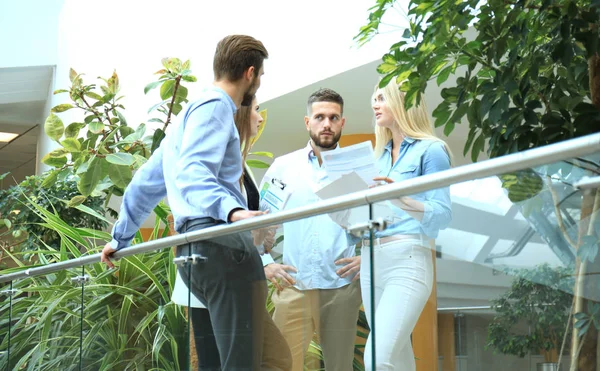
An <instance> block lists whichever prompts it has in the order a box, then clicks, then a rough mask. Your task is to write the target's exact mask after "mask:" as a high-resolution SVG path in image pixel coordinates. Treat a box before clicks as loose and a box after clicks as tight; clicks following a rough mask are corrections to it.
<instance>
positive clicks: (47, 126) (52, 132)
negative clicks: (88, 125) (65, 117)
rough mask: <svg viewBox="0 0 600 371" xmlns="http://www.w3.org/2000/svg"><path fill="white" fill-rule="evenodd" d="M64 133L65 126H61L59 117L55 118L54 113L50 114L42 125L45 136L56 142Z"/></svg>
mask: <svg viewBox="0 0 600 371" xmlns="http://www.w3.org/2000/svg"><path fill="white" fill-rule="evenodd" d="M64 131H65V125H64V124H63V122H62V120H61V119H60V117H58V116H56V115H55V114H54V113H51V114H50V116H48V118H47V119H46V122H45V123H44V132H45V133H46V135H47V136H48V137H49V138H50V139H52V140H54V141H58V140H59V139H60V137H62V135H63V133H64Z"/></svg>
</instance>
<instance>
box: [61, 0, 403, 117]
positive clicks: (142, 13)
mask: <svg viewBox="0 0 600 371" xmlns="http://www.w3.org/2000/svg"><path fill="white" fill-rule="evenodd" d="M374 3H375V1H374V0H356V1H351V2H350V1H345V0H329V1H323V0H306V1H296V2H288V1H276V0H262V1H253V2H248V1H241V0H233V1H229V2H227V4H226V5H225V3H223V2H205V1H193V0H176V1H171V2H169V3H168V5H167V3H165V2H164V1H145V2H144V6H140V5H139V4H140V3H138V2H133V1H129V2H123V1H119V0H107V1H104V2H103V3H102V6H98V3H97V2H91V1H81V0H66V1H65V6H64V9H63V12H62V14H61V17H60V32H59V42H58V43H59V48H60V49H62V50H60V52H59V59H58V64H57V81H56V85H55V87H56V88H59V87H65V86H68V84H69V81H68V69H69V67H73V68H74V69H75V70H76V71H77V72H84V73H86V75H87V76H88V77H90V78H95V77H96V76H109V75H110V74H111V73H112V72H113V70H114V69H116V71H117V73H118V74H119V76H120V80H121V83H122V91H121V92H122V94H124V95H125V96H126V99H125V101H124V104H125V106H126V108H127V110H126V113H127V118H128V121H130V122H131V123H132V124H134V125H137V124H138V123H139V122H142V121H144V120H145V119H146V118H147V115H146V111H147V109H148V107H150V106H151V105H152V104H154V103H155V102H157V101H159V99H158V93H157V92H156V91H153V93H152V94H151V95H150V96H144V94H143V88H144V86H145V85H146V84H147V83H148V82H150V81H152V80H153V79H154V76H153V75H152V73H153V72H154V71H156V70H158V69H160V68H161V65H160V59H161V58H163V57H167V56H170V57H179V58H181V59H188V58H189V59H191V61H192V70H193V71H194V73H195V74H196V76H197V77H198V80H199V83H196V84H193V85H192V86H191V88H190V97H192V98H193V96H194V93H195V92H197V91H198V90H199V89H200V88H201V87H202V86H205V85H206V84H209V83H210V82H211V81H212V58H213V54H214V49H215V46H216V43H217V42H218V40H220V39H221V38H223V37H224V36H226V35H228V34H233V33H244V34H249V35H252V36H254V37H256V38H257V39H259V40H261V41H262V42H263V43H264V44H265V46H266V47H267V49H268V50H269V53H270V58H269V60H268V61H267V62H266V64H265V71H266V74H265V76H264V77H263V80H262V87H261V90H260V91H259V99H260V100H261V101H265V100H269V99H271V98H274V97H277V96H280V95H282V94H284V93H287V92H290V91H293V90H296V89H297V88H299V87H302V86H305V85H308V84H310V83H311V82H314V81H318V80H321V79H323V78H326V77H328V76H331V75H334V74H337V73H340V72H343V71H345V70H348V69H350V68H353V67H356V66H359V65H362V64H364V63H367V62H370V61H372V60H374V59H378V58H381V56H382V54H383V53H384V52H385V51H386V50H388V48H389V45H390V44H391V43H392V42H393V41H395V40H397V39H398V38H399V37H400V35H401V34H402V29H401V28H398V29H397V30H396V32H393V33H389V34H386V35H384V36H382V37H378V38H377V39H375V41H374V42H373V43H370V44H368V45H367V46H365V47H363V48H360V49H359V48H356V46H355V44H354V42H353V40H352V38H353V37H354V36H355V35H356V34H357V33H358V30H359V28H360V26H362V25H363V24H365V23H366V19H367V15H368V12H367V9H368V8H369V7H371V6H372V5H373V4H374ZM390 16H391V17H393V16H395V17H396V18H398V19H396V21H395V22H397V23H403V22H404V21H403V20H402V19H401V17H400V16H399V15H398V13H394V12H392V13H391V15H390ZM102 23H104V26H101V27H98V28H97V31H94V30H96V28H94V27H96V26H91V24H98V25H100V24H102ZM74 30H86V31H82V32H74Z"/></svg>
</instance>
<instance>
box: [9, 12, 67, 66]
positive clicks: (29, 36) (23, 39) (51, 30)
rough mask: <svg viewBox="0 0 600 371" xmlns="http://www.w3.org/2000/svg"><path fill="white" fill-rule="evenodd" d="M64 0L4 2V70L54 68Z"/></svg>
mask: <svg viewBox="0 0 600 371" xmlns="http://www.w3.org/2000/svg"><path fill="white" fill-rule="evenodd" d="M63 1H64V0H0V35H2V37H0V51H1V52H0V68H7V67H24V66H42V65H53V64H55V63H56V60H57V56H58V53H57V48H56V45H57V39H58V31H57V30H58V14H59V12H60V9H61V7H62V4H63Z"/></svg>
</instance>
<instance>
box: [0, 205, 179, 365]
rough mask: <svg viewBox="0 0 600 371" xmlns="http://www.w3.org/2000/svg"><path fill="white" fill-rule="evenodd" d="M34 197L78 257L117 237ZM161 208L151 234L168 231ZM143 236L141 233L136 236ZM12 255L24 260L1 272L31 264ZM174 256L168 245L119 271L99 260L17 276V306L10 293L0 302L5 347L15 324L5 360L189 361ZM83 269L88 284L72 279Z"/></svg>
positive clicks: (1, 346) (50, 256) (52, 254)
mask: <svg viewBox="0 0 600 371" xmlns="http://www.w3.org/2000/svg"><path fill="white" fill-rule="evenodd" d="M28 202H29V206H30V207H32V208H34V209H35V210H36V211H37V212H39V213H40V216H41V218H42V220H43V223H44V224H46V226H47V227H48V228H51V229H52V230H54V231H55V232H56V233H57V234H58V235H59V236H60V240H61V249H62V247H64V248H65V249H67V250H68V251H69V252H70V253H71V254H72V255H73V256H74V257H80V256H83V255H84V254H82V253H81V252H80V251H87V252H89V253H90V254H91V253H96V252H98V251H99V249H100V248H97V247H95V245H94V242H95V241H97V240H100V241H106V240H108V239H109V238H110V236H109V235H108V234H107V233H105V232H101V231H95V230H91V229H81V228H76V227H73V226H71V225H69V224H67V223H66V222H65V221H63V220H62V219H61V218H60V217H59V216H58V214H57V213H56V212H52V211H49V210H46V209H45V208H43V207H42V206H41V205H39V204H37V203H36V202H35V201H33V200H32V199H29V200H28ZM161 210H163V213H162V214H160V215H159V217H157V219H156V223H155V227H154V230H153V233H152V236H151V237H150V238H151V239H155V238H158V237H160V236H163V235H166V234H168V228H167V229H165V230H164V231H163V232H162V234H161V233H159V229H160V226H161V223H160V221H161V220H162V219H163V218H164V217H166V215H167V212H166V209H165V208H164V207H161ZM141 241H142V239H141V235H140V234H139V233H138V235H137V236H136V239H135V240H134V243H139V242H141ZM9 254H10V253H9ZM38 255H39V262H40V265H45V264H49V263H53V262H60V261H66V260H68V259H70V258H71V257H70V256H66V255H65V254H63V253H62V252H61V250H59V249H53V248H52V247H48V251H43V252H38ZM11 256H12V257H13V259H14V260H15V262H17V263H18V264H19V265H20V267H19V268H12V269H8V270H4V271H2V272H0V273H2V274H6V273H10V272H14V271H17V270H22V269H25V268H29V267H30V266H27V265H26V264H25V262H22V261H21V260H20V259H19V258H18V257H17V256H14V255H12V254H11ZM172 258H173V256H172V250H171V249H164V250H161V251H159V252H152V253H147V254H141V255H136V256H132V257H129V258H126V259H123V260H122V261H121V262H120V263H119V269H118V272H117V271H113V270H108V271H107V270H106V268H105V266H104V264H101V263H96V264H91V265H88V266H85V267H83V268H78V269H70V270H63V271H59V272H56V273H53V274H49V275H45V276H39V277H34V278H30V279H24V280H20V281H16V282H13V283H12V285H11V287H12V288H13V289H16V290H17V295H16V296H14V297H13V300H12V306H10V305H9V304H10V300H9V298H7V297H6V296H3V297H2V298H1V299H2V301H1V302H0V312H2V313H3V316H2V317H1V318H0V339H1V341H0V350H1V351H3V352H7V350H8V349H7V347H8V331H9V329H10V333H11V336H10V344H11V349H10V354H11V357H10V365H9V364H8V362H9V360H8V359H7V357H3V358H2V359H0V367H1V368H3V369H9V366H10V367H11V368H10V369H15V370H17V369H29V370H69V369H80V368H79V366H80V362H81V365H82V368H81V369H82V370H125V369H136V370H158V369H160V370H180V369H187V366H186V364H185V362H186V360H187V352H188V346H187V342H188V337H187V335H186V331H187V321H186V319H185V315H184V312H183V309H182V307H180V306H177V305H175V304H173V303H171V302H170V292H171V290H172V288H173V285H174V282H175V272H176V271H175V270H176V267H175V265H173V264H172V263H171V261H172ZM83 275H87V276H89V281H88V282H87V283H86V284H85V285H84V286H83V287H82V286H81V285H80V284H78V283H75V284H74V283H73V282H72V281H71V280H72V278H75V277H77V276H83ZM9 311H10V312H11V316H12V322H9V320H8V318H9V317H8V315H7V314H8V313H9ZM5 354H6V353H5Z"/></svg>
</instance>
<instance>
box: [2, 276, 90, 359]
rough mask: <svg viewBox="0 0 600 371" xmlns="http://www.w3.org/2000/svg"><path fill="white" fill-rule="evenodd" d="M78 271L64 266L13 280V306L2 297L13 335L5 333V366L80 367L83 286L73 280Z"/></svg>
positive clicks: (3, 344)
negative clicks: (53, 271) (45, 273)
mask: <svg viewBox="0 0 600 371" xmlns="http://www.w3.org/2000/svg"><path fill="white" fill-rule="evenodd" d="M79 271H81V270H79ZM76 274H77V270H68V271H67V270H63V271H59V272H56V273H53V274H49V275H47V276H40V277H34V278H27V279H22V280H17V281H14V282H13V290H15V291H14V295H13V297H12V310H10V308H9V307H7V304H9V299H5V300H3V310H2V320H3V322H5V321H6V322H5V323H7V324H8V323H9V322H8V321H10V338H9V337H8V332H7V333H3V335H4V338H3V340H2V350H3V351H5V352H6V353H5V355H6V356H3V358H2V365H1V366H2V369H10V370H20V369H30V370H57V369H60V370H76V369H79V355H80V352H79V350H80V337H81V297H82V290H81V286H80V285H78V284H77V282H74V281H72V278H75V276H76ZM5 327H6V326H5ZM9 339H10V359H8V351H9V349H8V346H9V344H8V343H9Z"/></svg>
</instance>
